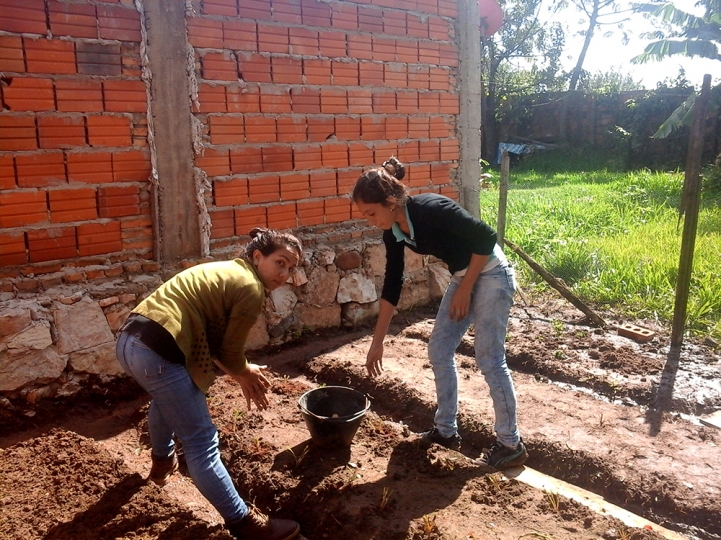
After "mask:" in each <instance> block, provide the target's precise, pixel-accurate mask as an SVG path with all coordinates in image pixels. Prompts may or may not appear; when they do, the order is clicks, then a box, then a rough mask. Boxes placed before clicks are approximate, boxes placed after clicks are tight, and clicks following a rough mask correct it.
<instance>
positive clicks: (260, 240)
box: [241, 227, 303, 261]
mask: <svg viewBox="0 0 721 540" xmlns="http://www.w3.org/2000/svg"><path fill="white" fill-rule="evenodd" d="M249 234H250V238H251V240H250V242H248V244H247V245H246V246H245V248H244V249H243V252H242V253H241V257H243V258H244V259H245V260H247V261H252V260H253V253H254V252H255V250H256V249H257V250H258V251H260V253H261V254H262V255H263V256H264V257H267V256H268V255H270V254H272V253H275V252H276V251H277V250H279V249H281V248H286V247H287V248H290V249H292V250H294V251H295V252H296V253H297V254H298V258H299V259H300V258H302V256H303V245H302V244H301V242H300V240H298V238H297V237H296V236H295V235H293V234H290V233H288V232H282V231H276V230H274V229H263V228H262V227H256V228H255V229H252V230H251V231H250V233H249Z"/></svg>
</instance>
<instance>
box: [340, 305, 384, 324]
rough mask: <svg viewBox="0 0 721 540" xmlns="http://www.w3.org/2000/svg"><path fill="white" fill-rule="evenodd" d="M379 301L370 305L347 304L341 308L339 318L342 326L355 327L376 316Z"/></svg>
mask: <svg viewBox="0 0 721 540" xmlns="http://www.w3.org/2000/svg"><path fill="white" fill-rule="evenodd" d="M380 305H381V303H380V301H379V300H376V301H375V302H371V303H370V304H358V303H357V302H348V303H347V304H343V306H342V307H341V317H342V319H343V324H346V325H349V326H356V325H358V324H360V323H362V322H365V321H367V320H368V319H370V318H372V317H375V316H377V315H378V311H379V309H380Z"/></svg>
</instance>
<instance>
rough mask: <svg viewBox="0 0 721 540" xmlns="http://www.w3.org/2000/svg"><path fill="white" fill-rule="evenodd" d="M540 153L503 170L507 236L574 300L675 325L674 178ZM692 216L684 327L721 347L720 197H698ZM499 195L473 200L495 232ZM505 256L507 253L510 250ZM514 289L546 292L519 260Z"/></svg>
mask: <svg viewBox="0 0 721 540" xmlns="http://www.w3.org/2000/svg"><path fill="white" fill-rule="evenodd" d="M583 157H584V152H579V151H574V152H565V153H560V152H558V151H555V150H552V151H545V152H538V153H536V154H532V155H531V156H529V157H527V158H526V159H524V161H523V162H522V163H521V165H519V166H518V167H516V168H514V169H512V170H511V178H510V179H509V184H510V188H509V194H508V207H507V212H506V218H507V221H506V227H505V231H506V236H507V237H508V238H509V239H510V240H512V241H513V242H514V243H516V244H518V245H519V246H520V247H521V248H522V249H523V250H524V251H526V252H527V253H528V254H529V255H530V256H531V257H533V258H534V259H535V260H536V261H538V262H539V264H541V265H542V266H543V267H544V268H546V269H548V270H549V271H550V272H552V273H553V274H554V275H556V276H557V277H559V278H561V279H563V280H564V281H565V282H566V284H567V285H568V286H569V287H570V288H571V290H572V291H573V292H574V293H575V294H577V295H578V296H579V297H580V298H582V299H583V300H585V301H586V302H589V303H591V304H595V305H605V306H608V307H611V308H613V309H616V310H618V311H620V312H621V313H622V314H623V315H624V316H626V317H634V318H636V317H638V318H656V319H659V320H661V321H667V322H670V321H671V319H672V318H673V311H674V302H675V287H676V279H677V275H678V265H679V256H680V245H681V234H682V230H681V229H680V228H679V226H678V223H679V215H678V207H679V204H680V193H681V189H682V184H683V174H682V173H681V172H652V171H649V170H646V169H642V170H636V171H629V172H618V171H614V170H611V169H609V168H606V167H604V166H603V164H604V163H605V162H606V160H607V158H608V156H607V155H600V156H598V155H594V154H593V153H592V150H591V149H585V157H586V160H585V166H584V163H583V160H582V158H583ZM554 169H555V170H554ZM705 193H706V195H705V196H704V199H703V201H702V207H701V212H700V215H699V226H698V234H697V239H696V249H695V256H694V271H693V277H692V282H691V289H690V296H689V304H688V309H687V313H688V315H687V328H689V329H690V330H691V331H693V332H697V333H705V334H708V335H711V336H713V337H715V338H716V339H719V338H721V296H720V295H718V293H717V291H718V290H719V289H721V274H719V272H718V269H717V265H718V253H719V250H721V196H719V195H718V194H716V195H714V194H713V193H710V192H705ZM497 204H498V193H497V191H495V190H488V191H483V192H482V193H481V210H482V215H483V219H484V220H486V221H488V222H489V223H491V224H493V223H494V219H495V218H494V216H495V215H496V212H497ZM508 254H509V257H511V258H512V259H515V254H513V252H510V250H509V251H508ZM514 262H515V264H516V267H517V270H518V271H519V274H520V277H521V281H522V282H524V283H526V284H530V283H535V284H536V285H535V286H538V287H541V288H542V287H544V286H545V282H543V281H542V280H541V279H540V278H539V277H538V276H537V275H535V274H534V273H533V272H532V271H530V269H529V268H528V266H527V265H526V264H525V263H524V262H523V261H520V260H518V261H514Z"/></svg>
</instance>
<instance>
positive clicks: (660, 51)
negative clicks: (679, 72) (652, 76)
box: [631, 0, 721, 138]
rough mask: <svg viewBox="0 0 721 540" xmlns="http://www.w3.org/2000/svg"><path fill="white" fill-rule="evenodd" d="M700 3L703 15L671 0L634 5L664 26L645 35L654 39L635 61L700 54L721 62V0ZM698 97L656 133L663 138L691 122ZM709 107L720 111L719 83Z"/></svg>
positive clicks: (695, 94)
mask: <svg viewBox="0 0 721 540" xmlns="http://www.w3.org/2000/svg"><path fill="white" fill-rule="evenodd" d="M696 6H697V7H700V8H702V9H703V10H704V14H703V15H701V16H696V15H693V14H691V13H688V12H686V11H683V10H681V9H678V8H676V7H675V6H674V5H673V4H672V3H670V2H654V3H644V4H637V5H636V6H635V7H634V9H635V11H637V12H639V13H645V14H647V15H648V16H650V17H651V18H652V19H654V20H656V21H658V22H660V24H661V25H662V26H663V29H659V30H657V31H655V32H652V33H649V34H645V36H646V37H650V38H651V39H653V40H654V41H652V42H651V43H649V44H648V45H647V46H646V48H645V50H644V51H643V53H641V54H639V55H638V56H636V57H634V58H633V59H632V60H631V61H632V62H634V63H637V64H641V63H644V62H649V61H659V60H662V59H664V58H667V57H669V56H674V55H680V56H688V57H694V56H699V57H702V58H710V59H712V60H719V61H721V0H700V1H698V2H697V3H696ZM696 97H697V93H696V92H694V93H692V94H691V95H690V96H689V98H688V99H687V100H686V101H685V102H684V103H683V104H682V105H681V106H680V107H678V108H677V109H676V110H675V111H674V112H673V113H672V114H671V116H670V117H669V118H668V119H667V120H666V121H665V122H664V123H663V124H661V126H660V127H659V128H658V131H656V133H655V134H654V135H653V136H654V137H655V138H663V137H666V136H668V135H669V134H670V133H672V132H673V131H675V130H676V129H678V128H680V127H681V126H687V125H690V124H691V120H692V117H693V106H694V103H695V102H696ZM708 109H709V114H710V115H712V114H718V112H719V110H721V84H717V85H716V86H714V87H713V88H712V89H711V99H710V102H709V107H708Z"/></svg>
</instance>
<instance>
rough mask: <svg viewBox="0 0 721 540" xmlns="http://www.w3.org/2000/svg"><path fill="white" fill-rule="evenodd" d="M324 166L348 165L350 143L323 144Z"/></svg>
mask: <svg viewBox="0 0 721 540" xmlns="http://www.w3.org/2000/svg"><path fill="white" fill-rule="evenodd" d="M321 156H322V160H323V167H329V168H333V169H335V168H338V167H347V166H348V145H347V144H346V143H327V144H324V145H321Z"/></svg>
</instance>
